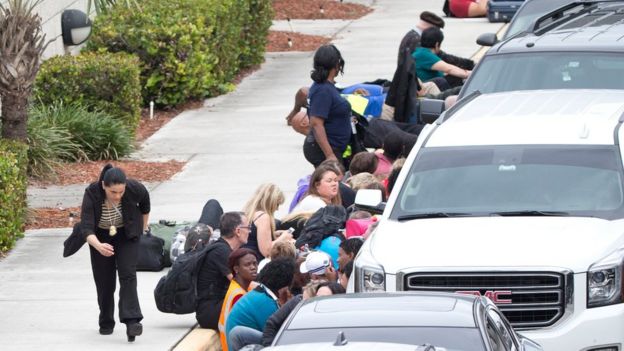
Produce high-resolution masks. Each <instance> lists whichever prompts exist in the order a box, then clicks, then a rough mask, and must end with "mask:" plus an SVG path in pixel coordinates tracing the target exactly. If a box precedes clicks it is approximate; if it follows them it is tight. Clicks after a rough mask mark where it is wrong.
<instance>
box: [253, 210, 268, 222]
mask: <svg viewBox="0 0 624 351" xmlns="http://www.w3.org/2000/svg"><path fill="white" fill-rule="evenodd" d="M265 214H266V212H262V213H261V214H259V215H258V216H256V218H254V219H253V221H252V222H253V223H256V221H257V220H258V218H260V217H262V216H264V215H265Z"/></svg>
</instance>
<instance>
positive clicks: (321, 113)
mask: <svg viewBox="0 0 624 351" xmlns="http://www.w3.org/2000/svg"><path fill="white" fill-rule="evenodd" d="M308 96H309V98H310V107H309V108H308V116H310V117H319V118H322V119H323V120H325V133H326V134H327V140H328V141H329V145H331V147H332V148H333V149H338V150H340V151H341V152H342V151H344V150H345V149H346V148H347V144H349V141H351V104H349V102H348V101H347V100H345V99H344V98H343V97H342V96H340V93H339V92H338V89H336V87H335V86H334V85H333V84H332V83H330V82H323V83H320V84H319V83H316V82H314V83H313V84H312V86H311V87H310V91H309V92H308Z"/></svg>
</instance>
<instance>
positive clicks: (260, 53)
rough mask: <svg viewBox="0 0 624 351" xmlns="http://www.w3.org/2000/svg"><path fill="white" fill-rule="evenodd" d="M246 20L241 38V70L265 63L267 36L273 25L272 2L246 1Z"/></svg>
mask: <svg viewBox="0 0 624 351" xmlns="http://www.w3.org/2000/svg"><path fill="white" fill-rule="evenodd" d="M244 3H245V6H244V8H245V10H246V13H245V14H244V16H246V19H245V20H244V21H243V32H242V36H241V44H240V48H241V52H240V56H239V62H240V68H247V67H251V66H253V65H257V64H260V63H262V62H263V61H264V51H265V48H266V44H267V34H268V33H269V28H270V27H271V24H272V19H273V6H271V4H272V1H271V0H245V2H244Z"/></svg>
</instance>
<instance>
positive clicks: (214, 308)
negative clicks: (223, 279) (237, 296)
mask: <svg viewBox="0 0 624 351" xmlns="http://www.w3.org/2000/svg"><path fill="white" fill-rule="evenodd" d="M222 305H223V298H222V299H219V300H201V301H199V302H198V303H197V311H196V312H195V319H197V323H199V326H200V327H202V328H204V329H212V330H215V331H219V316H220V315H221V306H222Z"/></svg>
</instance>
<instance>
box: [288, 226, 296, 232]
mask: <svg viewBox="0 0 624 351" xmlns="http://www.w3.org/2000/svg"><path fill="white" fill-rule="evenodd" d="M287 232H288V233H290V234H292V233H294V232H295V228H293V227H290V228H288V230H287Z"/></svg>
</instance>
